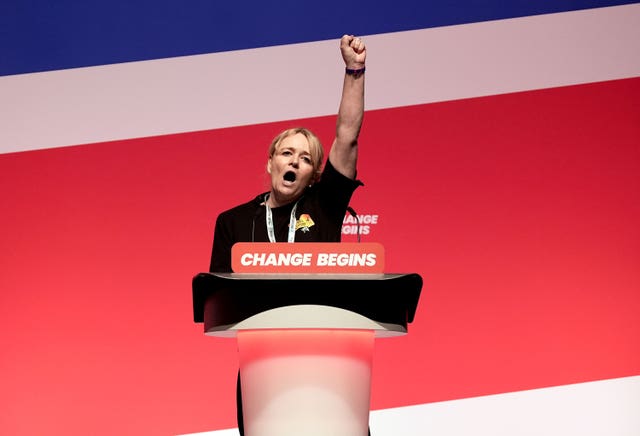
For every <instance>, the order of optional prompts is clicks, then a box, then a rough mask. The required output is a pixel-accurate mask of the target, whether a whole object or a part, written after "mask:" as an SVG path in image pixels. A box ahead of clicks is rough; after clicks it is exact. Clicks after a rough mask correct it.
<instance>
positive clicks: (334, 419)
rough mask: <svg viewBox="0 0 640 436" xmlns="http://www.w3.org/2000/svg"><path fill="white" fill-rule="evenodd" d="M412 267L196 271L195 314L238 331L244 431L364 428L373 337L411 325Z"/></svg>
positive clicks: (228, 333) (220, 333)
mask: <svg viewBox="0 0 640 436" xmlns="http://www.w3.org/2000/svg"><path fill="white" fill-rule="evenodd" d="M421 289H422V278H421V277H420V276H419V275H418V274H237V273H200V274H198V275H196V276H195V277H194V278H193V283H192V292H193V314H194V321H195V322H196V323H204V331H205V334H206V335H209V336H217V337H229V338H236V339H237V341H238V352H239V360H240V374H241V382H242V401H243V412H244V428H245V435H246V436H276V435H277V436H288V435H296V436H299V435H301V434H304V435H305V436H314V435H318V436H320V435H327V434H330V435H332V436H366V435H367V429H368V421H369V399H370V386H371V362H372V356H373V345H374V340H375V338H376V337H394V336H401V335H404V334H406V333H407V324H408V323H411V322H412V321H413V318H414V316H415V311H416V307H417V304H418V299H419V297H420V291H421Z"/></svg>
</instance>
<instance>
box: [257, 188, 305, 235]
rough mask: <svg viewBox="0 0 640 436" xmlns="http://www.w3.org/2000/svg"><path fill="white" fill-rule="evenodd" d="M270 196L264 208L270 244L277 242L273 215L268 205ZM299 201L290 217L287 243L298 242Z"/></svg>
mask: <svg viewBox="0 0 640 436" xmlns="http://www.w3.org/2000/svg"><path fill="white" fill-rule="evenodd" d="M268 199H269V194H267V196H266V197H265V199H264V207H265V209H266V212H265V215H266V219H267V235H268V236H269V242H276V233H275V231H274V228H273V214H272V213H271V208H270V207H269V205H268V204H267V200H268ZM298 201H300V200H298ZM298 201H296V204H294V205H293V209H291V216H290V217H289V235H288V236H287V242H294V241H295V240H296V209H297V208H298Z"/></svg>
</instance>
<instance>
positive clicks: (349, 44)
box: [340, 35, 367, 70]
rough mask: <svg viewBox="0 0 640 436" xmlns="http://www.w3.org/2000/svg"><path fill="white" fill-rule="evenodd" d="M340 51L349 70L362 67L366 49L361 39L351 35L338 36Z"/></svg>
mask: <svg viewBox="0 0 640 436" xmlns="http://www.w3.org/2000/svg"><path fill="white" fill-rule="evenodd" d="M340 52H341V53H342V59H344V64H345V66H346V67H347V68H349V69H351V70H359V69H361V68H364V63H365V59H366V57H367V49H366V47H365V45H364V41H363V40H362V39H360V38H357V37H355V36H353V35H344V36H343V37H342V38H340Z"/></svg>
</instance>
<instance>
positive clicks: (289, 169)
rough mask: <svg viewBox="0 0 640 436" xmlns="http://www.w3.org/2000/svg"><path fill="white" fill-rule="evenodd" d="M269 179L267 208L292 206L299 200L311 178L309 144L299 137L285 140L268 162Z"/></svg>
mask: <svg viewBox="0 0 640 436" xmlns="http://www.w3.org/2000/svg"><path fill="white" fill-rule="evenodd" d="M267 172H268V173H269V174H270V175H271V194H270V195H269V206H271V207H277V206H283V205H285V204H288V203H291V202H292V201H295V200H297V199H298V198H300V197H301V196H302V194H303V193H304V190H305V189H306V188H307V186H309V185H310V184H311V180H312V179H313V175H314V172H315V170H314V168H313V163H312V160H311V153H310V152H309V141H307V138H306V137H305V136H304V135H303V134H302V133H297V134H295V135H292V136H287V137H286V138H284V140H283V141H282V142H281V143H280V145H279V146H278V147H277V148H276V150H275V152H274V153H273V156H271V157H270V158H269V161H268V162H267Z"/></svg>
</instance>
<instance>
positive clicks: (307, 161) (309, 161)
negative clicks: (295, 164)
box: [302, 156, 311, 164]
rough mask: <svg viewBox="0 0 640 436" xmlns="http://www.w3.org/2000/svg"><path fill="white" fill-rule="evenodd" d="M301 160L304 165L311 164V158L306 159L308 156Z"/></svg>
mask: <svg viewBox="0 0 640 436" xmlns="http://www.w3.org/2000/svg"><path fill="white" fill-rule="evenodd" d="M302 160H303V161H305V162H306V163H308V164H310V163H311V158H310V157H308V156H304V157H303V158H302Z"/></svg>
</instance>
